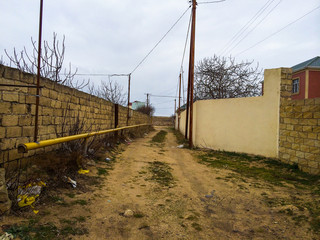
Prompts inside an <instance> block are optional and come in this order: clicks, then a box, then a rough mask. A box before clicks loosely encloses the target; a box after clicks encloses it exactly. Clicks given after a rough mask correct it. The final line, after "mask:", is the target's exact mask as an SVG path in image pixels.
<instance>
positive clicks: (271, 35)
mask: <svg viewBox="0 0 320 240" xmlns="http://www.w3.org/2000/svg"><path fill="white" fill-rule="evenodd" d="M319 8H320V5H319V6H318V7H316V8H314V9H312V10H311V11H309V12H307V13H306V14H304V15H303V16H301V17H299V18H297V19H296V20H294V21H292V22H291V23H289V24H287V25H286V26H284V27H282V28H280V29H279V30H278V31H276V32H274V33H272V34H270V35H269V36H268V37H266V38H264V39H262V40H261V41H259V42H257V43H256V44H254V45H252V46H251V47H249V48H247V49H245V50H243V51H242V52H240V53H237V54H236V56H238V55H240V54H242V53H244V52H246V51H248V50H250V49H252V48H254V47H255V46H257V45H259V44H260V43H262V42H264V41H266V40H268V39H269V38H271V37H273V36H274V35H276V34H278V33H279V32H281V31H283V30H284V29H286V28H288V27H289V26H291V25H292V24H294V23H296V22H298V21H299V20H301V19H302V18H304V17H306V16H307V15H309V14H311V13H312V12H314V11H316V10H317V9H319Z"/></svg>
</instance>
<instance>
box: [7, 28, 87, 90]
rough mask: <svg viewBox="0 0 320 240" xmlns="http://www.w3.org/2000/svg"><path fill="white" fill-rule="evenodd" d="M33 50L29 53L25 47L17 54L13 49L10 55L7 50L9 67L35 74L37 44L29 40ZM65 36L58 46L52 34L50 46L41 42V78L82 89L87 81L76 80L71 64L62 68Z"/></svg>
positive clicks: (75, 72) (55, 37)
mask: <svg viewBox="0 0 320 240" xmlns="http://www.w3.org/2000/svg"><path fill="white" fill-rule="evenodd" d="M31 43H32V47H33V50H32V52H31V53H29V52H28V51H27V49H26V47H24V48H23V50H22V51H20V52H18V51H17V50H16V49H15V48H14V49H13V53H12V55H10V54H9V53H8V52H7V50H5V53H6V55H7V57H8V58H9V60H10V65H11V64H13V65H14V66H15V67H16V68H18V69H19V70H21V71H23V72H28V73H32V74H36V73H37V66H38V47H37V42H36V41H34V40H33V39H32V38H31ZM65 49H66V47H65V36H63V39H62V42H61V44H60V42H59V40H58V39H57V34H56V33H53V41H52V45H51V46H50V44H49V42H48V41H44V42H43V46H42V49H41V69H40V74H41V76H42V77H45V78H49V79H51V80H52V81H54V82H56V83H60V84H63V85H66V86H69V87H72V88H75V89H83V88H84V87H86V86H87V85H88V84H89V80H76V79H75V76H76V74H77V69H75V70H73V69H72V67H71V63H69V66H68V68H64V57H65Z"/></svg>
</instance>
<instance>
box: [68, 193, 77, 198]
mask: <svg viewBox="0 0 320 240" xmlns="http://www.w3.org/2000/svg"><path fill="white" fill-rule="evenodd" d="M66 196H67V197H69V198H74V197H75V196H76V194H74V193H66Z"/></svg>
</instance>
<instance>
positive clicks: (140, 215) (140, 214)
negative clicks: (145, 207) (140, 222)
mask: <svg viewBox="0 0 320 240" xmlns="http://www.w3.org/2000/svg"><path fill="white" fill-rule="evenodd" d="M133 217H135V218H143V217H144V214H143V213H134V214H133Z"/></svg>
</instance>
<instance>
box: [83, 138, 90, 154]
mask: <svg viewBox="0 0 320 240" xmlns="http://www.w3.org/2000/svg"><path fill="white" fill-rule="evenodd" d="M88 142H89V138H85V139H84V149H83V155H84V156H87V155H88Z"/></svg>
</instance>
